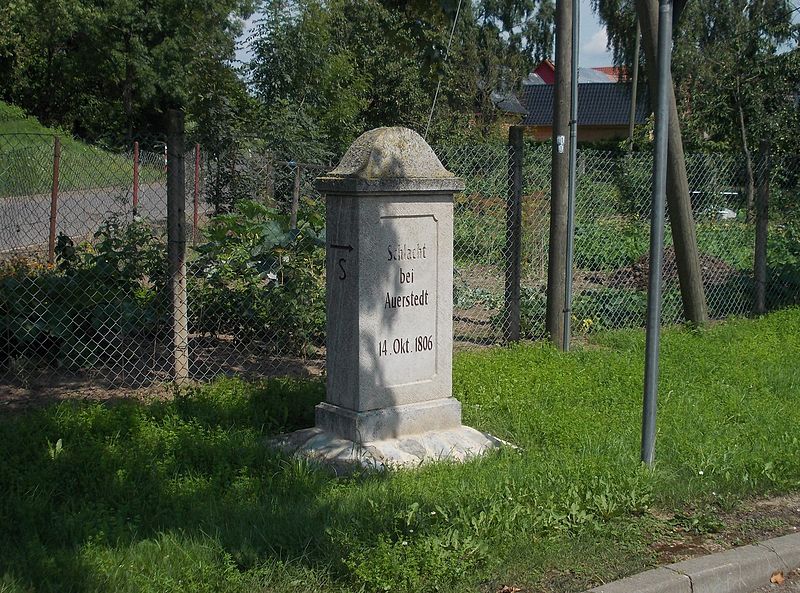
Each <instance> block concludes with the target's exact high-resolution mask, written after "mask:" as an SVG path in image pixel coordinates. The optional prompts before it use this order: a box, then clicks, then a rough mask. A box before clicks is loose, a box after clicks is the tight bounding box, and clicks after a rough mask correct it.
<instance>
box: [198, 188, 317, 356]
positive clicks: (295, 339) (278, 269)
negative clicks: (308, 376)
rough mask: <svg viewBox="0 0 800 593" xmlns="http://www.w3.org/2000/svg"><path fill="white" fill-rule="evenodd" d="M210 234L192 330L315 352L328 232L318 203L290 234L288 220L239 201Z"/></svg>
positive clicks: (307, 206) (307, 207)
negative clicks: (233, 334) (232, 334)
mask: <svg viewBox="0 0 800 593" xmlns="http://www.w3.org/2000/svg"><path fill="white" fill-rule="evenodd" d="M205 234H206V237H207V238H208V242H207V243H205V244H203V245H200V246H199V247H197V252H198V253H199V257H198V258H197V260H196V261H194V262H193V263H192V279H191V286H190V294H191V298H190V299H189V317H190V324H191V326H192V331H194V332H201V333H210V334H215V335H216V334H219V333H223V332H224V333H235V335H236V336H237V337H238V338H241V339H248V340H257V341H261V342H264V343H265V345H267V346H268V347H273V348H276V349H277V350H280V351H281V352H285V351H286V350H287V349H288V350H289V351H291V352H294V353H297V354H301V355H304V354H305V355H310V354H312V353H313V352H314V349H315V347H316V346H319V345H321V344H322V343H323V342H324V332H325V251H324V249H323V247H324V244H325V231H324V218H323V215H322V213H321V212H320V211H319V210H318V206H317V203H316V202H311V201H306V202H304V204H303V207H301V208H300V211H299V213H298V223H297V228H296V229H292V228H290V225H289V217H288V215H286V214H281V213H279V212H277V211H276V210H274V209H273V208H270V207H269V206H266V205H264V204H261V203H259V202H253V201H241V202H239V203H237V204H236V208H235V210H234V211H233V212H231V213H230V214H224V215H220V216H217V217H216V218H214V220H213V221H212V223H211V225H210V226H209V228H208V229H206V232H205Z"/></svg>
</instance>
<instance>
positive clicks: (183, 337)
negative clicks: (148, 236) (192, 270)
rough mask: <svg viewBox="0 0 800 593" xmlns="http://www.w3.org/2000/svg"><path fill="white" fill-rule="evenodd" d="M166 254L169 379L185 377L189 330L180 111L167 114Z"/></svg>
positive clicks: (187, 364) (180, 379) (183, 378)
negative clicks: (170, 357) (169, 335)
mask: <svg viewBox="0 0 800 593" xmlns="http://www.w3.org/2000/svg"><path fill="white" fill-rule="evenodd" d="M167 163H168V164H167V256H168V258H169V277H170V297H171V298H170V301H171V305H172V352H173V360H174V367H173V379H174V380H175V381H176V382H182V381H185V380H186V379H188V378H189V329H188V311H187V302H186V300H187V299H186V186H185V185H184V157H183V112H182V111H177V110H174V109H171V110H170V111H169V114H168V117H167Z"/></svg>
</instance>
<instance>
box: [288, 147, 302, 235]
mask: <svg viewBox="0 0 800 593" xmlns="http://www.w3.org/2000/svg"><path fill="white" fill-rule="evenodd" d="M301 174H302V170H301V169H300V163H295V165H294V191H293V192H292V212H291V215H290V217H289V227H290V228H293V229H296V228H297V211H298V210H299V209H300V176H301Z"/></svg>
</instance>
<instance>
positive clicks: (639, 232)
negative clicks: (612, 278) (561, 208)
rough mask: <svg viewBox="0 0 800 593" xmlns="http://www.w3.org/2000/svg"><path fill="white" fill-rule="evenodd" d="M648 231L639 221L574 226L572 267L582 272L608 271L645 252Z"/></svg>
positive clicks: (615, 220) (612, 220)
mask: <svg viewBox="0 0 800 593" xmlns="http://www.w3.org/2000/svg"><path fill="white" fill-rule="evenodd" d="M649 237H650V231H649V228H648V227H647V224H646V223H645V222H644V221H641V220H639V219H635V218H634V219H630V218H599V219H592V220H581V221H578V224H576V225H575V265H576V266H578V267H579V268H581V269H584V270H604V271H611V270H616V269H618V268H621V267H624V266H627V265H630V264H632V263H633V262H635V261H636V260H637V259H639V257H641V256H642V254H644V253H647V251H648V247H649V240H650V239H649Z"/></svg>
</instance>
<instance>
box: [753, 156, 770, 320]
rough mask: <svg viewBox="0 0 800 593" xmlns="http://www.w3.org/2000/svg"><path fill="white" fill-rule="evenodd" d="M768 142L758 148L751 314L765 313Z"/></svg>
mask: <svg viewBox="0 0 800 593" xmlns="http://www.w3.org/2000/svg"><path fill="white" fill-rule="evenodd" d="M769 148H770V146H769V140H762V141H761V145H760V146H759V149H758V152H759V167H758V173H759V175H758V176H759V180H758V202H757V204H756V248H755V257H754V262H753V276H754V277H755V281H756V291H755V298H754V299H753V313H755V314H756V315H762V314H764V313H766V312H767V298H766V297H767V233H768V223H769V173H770V171H769V170H770V163H769Z"/></svg>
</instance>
